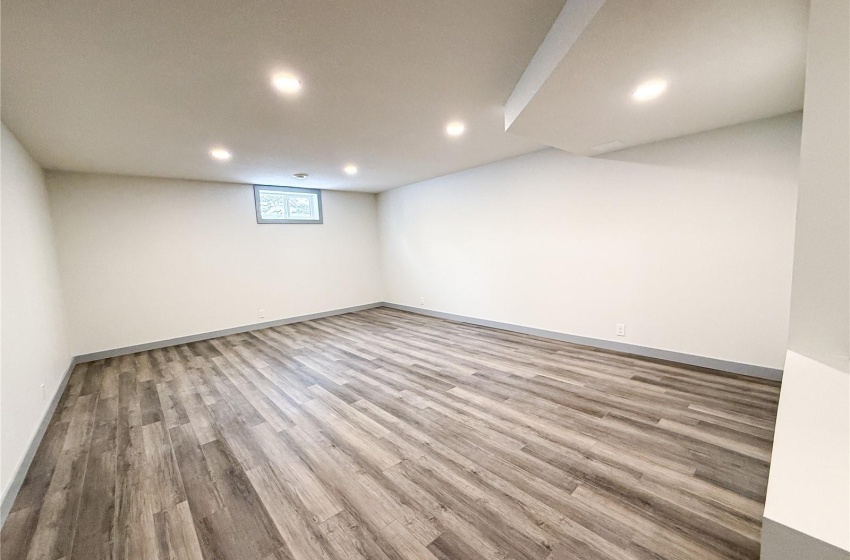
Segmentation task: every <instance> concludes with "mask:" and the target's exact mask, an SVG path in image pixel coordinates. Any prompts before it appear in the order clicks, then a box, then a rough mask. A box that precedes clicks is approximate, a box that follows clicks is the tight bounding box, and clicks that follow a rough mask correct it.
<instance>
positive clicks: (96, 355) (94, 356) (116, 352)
mask: <svg viewBox="0 0 850 560" xmlns="http://www.w3.org/2000/svg"><path fill="white" fill-rule="evenodd" d="M381 305H382V304H381V302H375V303H367V304H364V305H355V306H353V307H344V308H342V309H332V310H330V311H321V312H319V313H311V314H309V315H299V316H297V317H287V318H286V319H276V320H274V321H267V322H265V323H254V324H251V325H243V326H241V327H231V328H229V329H222V330H219V331H210V332H205V333H199V334H190V335H188V336H181V337H178V338H171V339H168V340H157V341H155V342H146V343H144V344H135V345H133V346H124V347H123V348H114V349H112V350H103V351H100V352H92V353H91V354H83V355H81V356H77V363H78V364H82V363H85V362H93V361H95V360H103V359H105V358H114V357H116V356H124V355H126V354H135V353H136V352H146V351H148V350H156V349H157V348H167V347H168V346H175V345H177V344H188V343H190V342H199V341H201V340H209V339H211V338H218V337H220V336H228V335H231V334H239V333H244V332H249V331H256V330H260V329H267V328H269V327H279V326H280V325H288V324H290V323H300V322H302V321H311V320H313V319H321V318H322V317H330V316H332V315H342V314H344V313H353V312H355V311H363V310H364V309H372V308H373V307H380V306H381Z"/></svg>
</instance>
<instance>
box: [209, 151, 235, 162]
mask: <svg viewBox="0 0 850 560" xmlns="http://www.w3.org/2000/svg"><path fill="white" fill-rule="evenodd" d="M210 157H211V158H213V159H217V160H219V161H227V160H229V159H230V158H232V157H233V154H231V153H230V152H229V151H227V150H225V149H224V148H213V149H212V150H210Z"/></svg>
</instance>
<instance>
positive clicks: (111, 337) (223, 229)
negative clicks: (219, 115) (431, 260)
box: [48, 172, 381, 354]
mask: <svg viewBox="0 0 850 560" xmlns="http://www.w3.org/2000/svg"><path fill="white" fill-rule="evenodd" d="M48 185H49V189H50V198H51V207H52V213H53V218H54V224H55V228H56V234H57V247H58V252H59V262H60V269H61V274H62V279H63V286H64V293H65V300H66V302H67V307H68V316H69V318H70V322H69V326H70V332H71V336H70V339H71V348H72V350H73V352H74V354H86V353H90V352H96V351H101V350H109V349H114V348H120V347H124V346H129V345H135V344H142V343H146V342H152V341H161V340H166V339H171V338H176V337H181V336H187V335H192V334H199V333H205V332H209V331H215V330H220V329H225V328H230V327H237V326H243V325H250V324H254V323H259V322H266V321H273V320H275V319H281V318H287V317H292V316H298V315H304V314H309V313H317V312H321V311H327V310H333V309H338V308H343V307H349V306H354V305H361V304H367V303H373V302H376V301H380V299H381V282H380V266H379V264H380V263H379V253H378V240H377V217H376V212H377V206H376V199H375V195H373V194H361V193H345V192H335V191H324V193H323V197H322V202H323V208H324V224H322V225H310V224H295V225H284V224H263V225H260V224H257V223H256V214H255V211H254V195H253V189H252V187H251V186H250V185H237V184H224V183H205V182H197V181H179V180H166V179H149V178H134V177H124V176H108V175H86V174H75V173H54V172H49V173H48ZM259 309H264V310H265V317H264V318H262V319H261V318H259V317H258V310H259Z"/></svg>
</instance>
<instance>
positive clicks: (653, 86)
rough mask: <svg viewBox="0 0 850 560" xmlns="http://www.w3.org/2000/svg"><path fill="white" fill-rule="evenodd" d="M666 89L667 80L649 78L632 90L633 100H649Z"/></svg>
mask: <svg viewBox="0 0 850 560" xmlns="http://www.w3.org/2000/svg"><path fill="white" fill-rule="evenodd" d="M666 90H667V80H650V81H648V82H644V83H642V84H641V85H639V86H638V87H637V88H635V90H634V91H633V92H632V99H634V100H635V101H649V100H650V99H655V98H656V97H658V96H659V95H661V94H662V93H664V92H665V91H666Z"/></svg>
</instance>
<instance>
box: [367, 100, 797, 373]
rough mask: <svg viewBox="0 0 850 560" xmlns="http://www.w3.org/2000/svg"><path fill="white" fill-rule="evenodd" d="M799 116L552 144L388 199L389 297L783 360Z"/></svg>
mask: <svg viewBox="0 0 850 560" xmlns="http://www.w3.org/2000/svg"><path fill="white" fill-rule="evenodd" d="M800 122H801V117H800V114H799V113H797V114H790V115H785V116H782V117H776V118H772V119H766V120H763V121H758V122H754V123H749V124H745V125H740V126H735V127H729V128H725V129H721V130H717V131H713V132H708V133H703V134H698V135H693V136H689V137H685V138H681V139H676V140H670V141H665V142H660V143H657V144H653V145H649V146H643V147H639V148H634V149H630V150H624V151H622V152H618V153H615V154H610V155H609V156H607V157H605V158H586V157H579V156H572V155H570V154H567V153H564V152H560V151H557V150H546V151H542V152H537V153H534V154H529V155H526V156H521V157H518V158H515V159H511V160H506V161H502V162H497V163H493V164H489V165H485V166H482V167H479V168H476V169H471V170H468V171H464V172H460V173H455V174H452V175H447V176H445V177H441V178H438V179H434V180H430V181H425V182H422V183H418V184H414V185H409V186H406V187H402V188H399V189H395V190H392V191H388V192H385V193H382V194H381V195H380V196H379V219H380V228H381V247H382V256H383V266H384V284H385V299H386V300H387V301H389V302H393V303H398V304H403V305H420V298H422V297H424V298H425V305H424V307H425V308H427V309H432V310H437V311H443V312H449V313H456V314H460V315H466V316H471V317H476V318H481V319H489V320H493V321H502V322H507V323H513V324H519V325H523V326H528V327H535V328H540V329H546V330H551V331H557V332H562V333H567V334H572V335H579V336H586V337H592V338H597V339H605V340H617V341H620V342H626V343H631V344H637V345H641V346H646V347H652V348H660V349H665V350H673V351H677V352H684V353H687V354H693V355H697V356H706V357H711V358H717V359H723V360H730V361H735V362H741V363H747V364H752V365H758V366H767V367H772V368H780V369H781V368H782V365H783V361H784V357H785V346H786V341H787V334H788V330H787V329H788V312H789V310H788V302H789V298H790V284H791V265H792V246H793V238H794V212H795V201H796V195H797V181H798V162H799V146H800V145H799V142H800ZM617 323H625V324H626V333H627V336H626V337H625V338H621V337H616V336H615V325H616V324H617Z"/></svg>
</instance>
